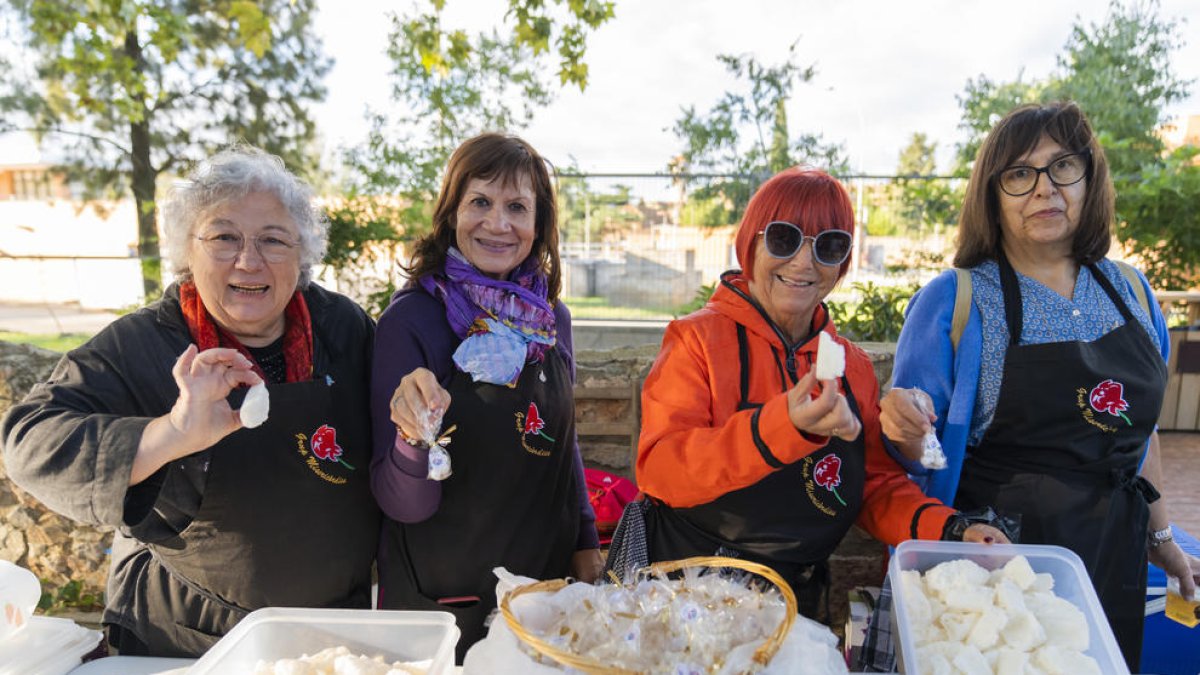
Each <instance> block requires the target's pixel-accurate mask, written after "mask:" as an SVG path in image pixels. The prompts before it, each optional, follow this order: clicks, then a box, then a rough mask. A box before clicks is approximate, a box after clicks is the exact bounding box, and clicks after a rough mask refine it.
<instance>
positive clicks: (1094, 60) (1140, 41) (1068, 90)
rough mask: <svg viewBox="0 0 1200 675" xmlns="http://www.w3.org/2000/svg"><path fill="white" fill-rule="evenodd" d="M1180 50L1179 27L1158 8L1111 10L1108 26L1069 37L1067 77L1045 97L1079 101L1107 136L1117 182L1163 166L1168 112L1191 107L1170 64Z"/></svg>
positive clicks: (1062, 61)
mask: <svg viewBox="0 0 1200 675" xmlns="http://www.w3.org/2000/svg"><path fill="white" fill-rule="evenodd" d="M1182 45H1183V41H1182V38H1181V37H1180V33H1179V22H1178V20H1176V19H1170V18H1164V17H1161V16H1160V15H1159V3H1158V0H1149V1H1143V2H1136V1H1133V2H1130V4H1128V5H1122V4H1120V3H1119V2H1113V3H1112V4H1111V5H1110V6H1109V13H1108V15H1107V17H1106V18H1105V21H1104V22H1103V23H1098V24H1097V23H1093V24H1091V25H1089V26H1083V25H1082V24H1080V23H1076V24H1075V26H1074V27H1073V28H1072V29H1071V36H1070V38H1069V39H1068V40H1067V45H1066V49H1065V53H1064V54H1062V55H1060V56H1059V57H1058V65H1059V69H1060V70H1061V71H1062V72H1063V74H1064V75H1063V76H1062V77H1059V78H1056V79H1055V80H1053V81H1052V83H1051V86H1050V87H1049V90H1048V92H1047V93H1048V94H1049V95H1051V96H1053V97H1055V98H1060V99H1070V100H1073V101H1076V102H1077V103H1079V105H1080V107H1082V108H1083V110H1084V111H1086V112H1087V115H1088V119H1089V120H1090V121H1091V123H1092V125H1093V127H1095V129H1096V130H1097V131H1098V132H1099V133H1101V134H1104V136H1105V138H1104V139H1103V140H1104V141H1105V146H1106V147H1105V149H1106V151H1107V152H1106V155H1107V156H1108V160H1109V164H1110V166H1111V168H1112V171H1113V173H1114V174H1115V175H1116V176H1119V177H1124V176H1129V175H1135V174H1137V173H1139V172H1140V171H1141V170H1142V169H1143V167H1145V165H1146V164H1147V163H1151V164H1156V165H1161V163H1162V152H1163V142H1162V139H1161V138H1160V137H1159V135H1158V133H1157V129H1158V127H1159V126H1161V125H1162V124H1163V123H1164V122H1166V121H1167V118H1166V116H1165V111H1166V109H1167V106H1169V105H1171V104H1172V103H1176V102H1178V101H1182V100H1184V99H1186V98H1187V94H1188V88H1189V86H1190V84H1191V83H1190V82H1188V81H1185V80H1181V79H1180V78H1179V76H1178V75H1177V74H1176V72H1175V70H1174V68H1173V67H1172V64H1171V56H1172V54H1173V53H1175V52H1176V51H1177V50H1178V48H1179V47H1181V46H1182ZM1118 142H1119V143H1118Z"/></svg>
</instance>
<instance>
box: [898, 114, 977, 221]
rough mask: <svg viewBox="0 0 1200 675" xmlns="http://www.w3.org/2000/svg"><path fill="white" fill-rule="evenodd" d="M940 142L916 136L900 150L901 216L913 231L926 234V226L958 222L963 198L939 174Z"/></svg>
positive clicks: (920, 134) (922, 135) (899, 186)
mask: <svg viewBox="0 0 1200 675" xmlns="http://www.w3.org/2000/svg"><path fill="white" fill-rule="evenodd" d="M936 153H937V143H936V142H931V141H930V140H929V138H928V137H927V136H926V135H925V134H922V133H914V134H913V135H912V137H911V138H910V139H909V143H908V145H907V146H905V148H904V149H903V150H901V151H900V161H899V163H898V164H897V166H896V176H897V178H896V180H895V185H896V187H897V188H899V192H900V194H899V197H900V203H901V208H900V215H901V217H902V218H903V219H904V221H905V223H906V225H907V226H908V227H909V229H910V230H916V231H918V232H920V233H924V232H925V228H926V226H929V225H932V226H935V227H936V226H942V225H949V224H951V223H953V222H954V221H955V220H957V219H958V204H959V203H960V202H961V200H962V198H961V195H957V194H955V191H954V189H953V187H952V186H951V184H950V182H949V181H947V180H945V179H944V178H938V177H936V174H937V156H936Z"/></svg>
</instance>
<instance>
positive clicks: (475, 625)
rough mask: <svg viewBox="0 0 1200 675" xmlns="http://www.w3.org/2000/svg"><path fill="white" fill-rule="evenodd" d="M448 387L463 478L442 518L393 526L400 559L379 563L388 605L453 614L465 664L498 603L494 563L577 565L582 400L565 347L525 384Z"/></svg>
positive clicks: (533, 571) (390, 536)
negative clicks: (578, 403)
mask: <svg viewBox="0 0 1200 675" xmlns="http://www.w3.org/2000/svg"><path fill="white" fill-rule="evenodd" d="M446 389H447V390H448V391H449V393H450V397H451V404H450V409H449V410H448V411H447V412H446V416H445V420H444V422H443V428H449V426H450V425H452V424H454V425H457V426H458V428H457V430H455V431H454V433H453V434H452V436H451V439H452V440H451V443H450V445H449V447H448V448H447V450H448V451H449V453H450V459H451V465H452V470H453V474H452V475H451V476H450V477H449V478H447V479H446V480H444V481H442V500H441V504H440V505H439V506H438V510H437V512H436V513H434V515H433V516H432V517H430V518H429V519H428V520H425V521H422V522H420V523H396V522H388V523H387V525H386V526H385V527H384V533H383V541H382V543H381V544H380V546H381V548H386V549H387V551H388V552H387V554H386V559H387V560H389V561H390V564H389V565H388V566H387V568H386V569H381V570H380V571H381V574H382V575H386V576H381V578H380V584H379V585H380V607H383V608H385V609H417V610H440V611H448V612H451V613H453V614H454V615H455V618H456V619H457V621H458V628H459V630H461V631H462V638H461V639H460V640H459V642H458V659H459V661H460V662H461V660H462V657H463V655H464V654H466V651H467V649H468V648H470V647H471V645H473V644H474V643H475V642H477V641H478V640H480V639H482V638H483V637H484V635H485V634H486V631H485V629H484V626H483V621H484V619H485V618H486V617H487V615H488V614H489V613H490V612H491V611H492V609H494V608H495V607H496V577H495V575H494V574H492V569H493V568H495V567H499V566H503V567H505V568H507V569H508V571H510V572H512V573H514V574H521V575H525V576H529V577H532V578H534V579H552V578H560V577H564V576H567V574H569V572H570V562H571V556H572V555H573V554H574V552H575V545H576V539H577V535H578V532H579V495H578V489H579V486H578V485H576V477H575V463H574V451H575V446H574V438H575V419H574V416H575V405H574V397H573V393H572V389H573V387H572V385H571V379H570V374H569V372H568V370H567V366H566V363H565V362H564V360H563V358H562V357H561V356H560V355H559V353H558V350H557V349H551V350H549V351H547V352H546V355H545V357H544V358H543V359H542V362H541V363H537V364H526V366H525V370H524V371H522V373H521V377H520V379H519V380H518V381H517V384H516V386H515V387H505V386H500V385H495V384H488V383H482V382H481V383H476V382H473V381H472V380H471V376H470V375H468V374H466V373H461V372H456V373H455V375H454V376H453V377H452V378H451V380H450V382H449V384H448V386H447V387H446ZM464 598H466V599H464ZM474 598H478V600H475V599H474ZM439 600H440V601H441V602H440V603H439Z"/></svg>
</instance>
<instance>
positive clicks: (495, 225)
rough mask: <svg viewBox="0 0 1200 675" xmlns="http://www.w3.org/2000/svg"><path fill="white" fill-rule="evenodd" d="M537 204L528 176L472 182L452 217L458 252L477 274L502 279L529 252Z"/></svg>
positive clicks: (533, 233) (473, 179) (535, 220)
mask: <svg viewBox="0 0 1200 675" xmlns="http://www.w3.org/2000/svg"><path fill="white" fill-rule="evenodd" d="M536 237H537V203H536V195H535V194H534V192H533V185H532V183H531V181H530V179H529V176H526V175H522V176H521V177H520V179H519V180H517V181H506V180H505V179H504V178H503V177H496V178H493V179H491V180H483V179H480V178H472V179H471V180H470V182H468V183H467V189H466V190H465V191H464V192H463V198H462V201H461V202H459V204H458V211H457V213H456V214H455V227H454V240H455V245H456V246H458V250H459V251H462V253H463V255H464V256H466V257H467V260H469V261H470V262H471V264H472V265H474V266H475V268H476V269H478V270H479V271H480V272H483V273H484V274H486V275H488V276H490V277H492V278H494V279H504V278H506V277H507V276H508V274H509V273H510V272H512V271H513V270H514V269H516V268H517V266H518V265H520V264H521V263H522V262H524V261H525V258H527V257H528V256H529V252H530V251H531V250H533V240H534V239H535V238H536Z"/></svg>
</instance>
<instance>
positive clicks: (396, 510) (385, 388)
mask: <svg viewBox="0 0 1200 675" xmlns="http://www.w3.org/2000/svg"><path fill="white" fill-rule="evenodd" d="M554 316H555V320H556V321H555V322H556V326H557V330H558V345H557V348H558V352H559V354H561V355H562V356H563V358H564V359H566V362H567V365H568V367H569V368H570V371H571V381H572V382H574V381H575V357H574V352H573V349H572V346H573V345H572V339H571V313H570V312H569V311H568V310H567V307H566V305H564V304H563V303H562V302H559V303H557V305H556V306H555V308H554ZM459 342H461V340H459V338H458V336H457V335H455V334H454V331H452V330H450V323H449V322H448V321H447V320H446V308H445V305H443V304H442V303H441V301H440V300H438V299H437V298H434V297H433V296H431V295H429V293H427V292H426V291H425V290H424V289H421V288H405V289H402V290H400V291H398V292H397V293H396V295H395V296H393V297H392V303H391V304H390V305H388V308H387V309H386V310H384V312H383V315H382V316H380V317H379V326H378V327H377V328H376V329H375V357H374V359H373V361H372V366H371V425H372V431H373V432H374V433H373V434H372V436H373V438H374V439H375V440H374V443H375V448H374V454H373V457H372V459H371V490H372V491H373V492H374V493H375V500H376V501H378V502H379V507H380V508H381V509H383V512H384V513H385V514H386V515H387V516H388V517H390V518H392V519H394V520H397V521H399V522H402V523H417V522H420V521H422V520H425V519H427V518H429V517H430V516H432V515H433V514H434V513H435V512H436V511H437V509H438V505H439V504H440V503H441V499H442V484H441V483H440V482H439V481H435V480H429V479H428V478H426V477H425V475H426V473H427V470H428V457H429V451H428V450H424V449H420V448H415V447H412V446H410V445H407V444H405V443H401V444H400V447H399V450H397V449H396V447H395V445H396V426H395V424H393V423H392V420H391V409H390V407H389V406H390V403H391V400H392V395H393V394H395V392H396V387H397V386H398V385H399V384H400V378H402V377H404V376H405V375H407V374H408V373H410V372H412V371H413V370H415V369H417V368H428V369H429V370H430V371H432V372H433V374H434V376H435V377H436V378H437V380H438V382H441V383H442V385H443V386H445V384H446V383H447V381H448V380H449V379H450V376H451V375H453V374H454V371H455V367H454V361H453V360H452V357H453V355H454V350H455V349H458V345H459ZM574 447H575V453H574V459H575V472H576V474H577V480H576V483H577V484H578V486H579V538H578V540H577V541H576V549H578V550H583V549H589V548H598V547H599V546H600V540H599V537H598V535H597V534H596V515H595V513H593V512H592V505H591V503H590V502H589V501H588V493H587V484H586V482H585V481H584V477H583V458H582V456H581V455H580V453H579V439H578V437H576V439H575V442H574Z"/></svg>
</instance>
